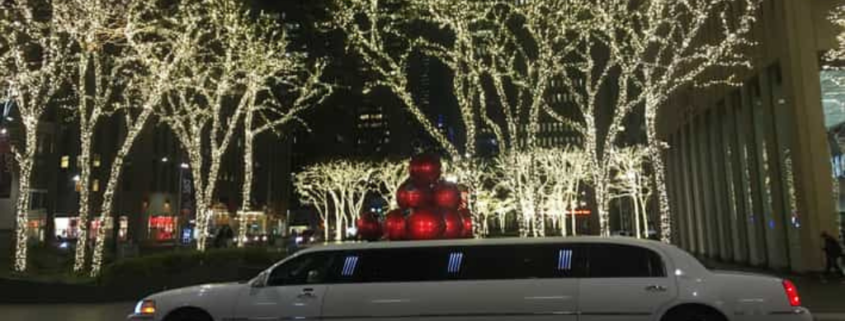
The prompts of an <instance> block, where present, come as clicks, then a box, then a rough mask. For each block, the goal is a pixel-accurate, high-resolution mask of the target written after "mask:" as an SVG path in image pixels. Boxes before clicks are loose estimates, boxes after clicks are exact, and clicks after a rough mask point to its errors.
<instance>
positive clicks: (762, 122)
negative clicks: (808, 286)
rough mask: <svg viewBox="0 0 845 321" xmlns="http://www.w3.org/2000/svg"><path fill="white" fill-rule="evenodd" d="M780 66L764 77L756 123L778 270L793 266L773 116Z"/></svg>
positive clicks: (771, 253) (771, 250) (769, 236)
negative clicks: (774, 89) (791, 264)
mask: <svg viewBox="0 0 845 321" xmlns="http://www.w3.org/2000/svg"><path fill="white" fill-rule="evenodd" d="M777 68H778V67H777V65H774V66H769V67H768V68H766V69H765V70H764V72H763V73H762V74H761V77H760V85H761V88H762V97H761V104H759V105H757V106H755V112H754V116H755V117H754V120H755V121H754V123H755V130H756V135H757V142H758V148H759V149H760V151H759V154H760V156H761V157H762V159H761V162H760V166H759V168H760V174H761V176H762V178H763V180H762V182H761V184H762V186H763V188H764V189H763V195H764V201H765V202H764V205H766V206H767V208H766V219H765V226H766V229H765V231H766V244H767V246H766V248H767V249H768V258H769V262H768V263H769V267H770V268H773V269H777V270H785V269H788V268H789V262H788V257H789V246H788V244H787V239H786V228H787V226H786V225H787V222H788V221H787V220H786V219H785V216H784V212H785V211H786V210H785V209H784V208H785V206H786V204H785V202H784V193H783V188H782V185H783V184H782V181H783V180H782V179H781V176H782V175H781V174H782V172H781V165H780V159H781V156H780V154H781V153H780V152H779V151H780V149H781V148H780V146H779V145H780V143H779V142H778V139H777V138H778V135H777V132H778V129H777V128H776V126H775V117H774V115H773V111H774V104H775V102H776V98H774V97H773V95H774V92H773V84H774V82H775V81H776V80H777V79H776V78H778V77H779V76H778V73H777V72H776V71H775V70H776V69H777Z"/></svg>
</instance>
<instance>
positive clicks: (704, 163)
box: [696, 113, 717, 257]
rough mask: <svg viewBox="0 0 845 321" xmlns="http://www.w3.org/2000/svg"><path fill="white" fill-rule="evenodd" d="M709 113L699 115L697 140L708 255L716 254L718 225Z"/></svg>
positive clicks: (702, 219)
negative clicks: (711, 176) (716, 220)
mask: <svg viewBox="0 0 845 321" xmlns="http://www.w3.org/2000/svg"><path fill="white" fill-rule="evenodd" d="M707 116H708V114H707V113H704V114H701V115H699V116H698V117H697V123H698V130H697V134H696V141H697V142H698V157H697V159H698V172H697V173H698V179H699V181H698V182H699V183H698V186H699V196H700V199H701V210H702V211H701V224H702V228H703V232H704V233H702V235H703V237H704V239H703V241H704V245H705V247H704V249H705V252H706V253H707V256H708V257H715V256H716V242H717V240H716V239H717V234H716V226H714V224H713V217H714V215H715V212H716V211H714V210H713V207H714V206H715V205H716V203H715V202H713V188H712V187H711V182H710V181H711V179H710V175H711V171H710V157H709V156H708V155H709V154H710V149H709V147H710V140H709V139H708V136H709V133H708V128H707V127H708V126H707V125H708V118H707Z"/></svg>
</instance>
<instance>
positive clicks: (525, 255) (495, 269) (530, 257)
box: [458, 244, 584, 280]
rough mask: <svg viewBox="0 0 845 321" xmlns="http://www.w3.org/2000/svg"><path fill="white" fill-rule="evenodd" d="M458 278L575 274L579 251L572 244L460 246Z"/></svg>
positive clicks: (579, 266)
mask: <svg viewBox="0 0 845 321" xmlns="http://www.w3.org/2000/svg"><path fill="white" fill-rule="evenodd" d="M462 251H463V252H464V256H465V257H464V259H463V262H462V266H461V268H460V272H459V274H460V275H459V276H458V278H459V279H464V280H507V279H542V278H568V277H577V276H578V275H579V274H580V273H581V271H582V266H583V262H584V260H583V254H582V253H583V251H582V250H581V249H580V247H579V246H573V245H545V244H544V245H508V246H478V247H467V248H464V249H462Z"/></svg>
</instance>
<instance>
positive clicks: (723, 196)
mask: <svg viewBox="0 0 845 321" xmlns="http://www.w3.org/2000/svg"><path fill="white" fill-rule="evenodd" d="M841 4H843V1H829V0H804V1H774V0H767V1H764V2H763V3H762V4H761V5H760V12H759V15H760V17H759V20H758V22H757V25H756V26H755V29H754V32H753V38H754V40H755V41H756V42H757V43H758V46H757V47H756V49H755V52H752V53H751V56H752V57H754V58H753V59H754V61H753V62H754V68H753V70H751V71H749V72H745V73H744V74H743V75H742V79H743V83H742V85H741V86H739V87H736V88H717V89H713V90H707V91H701V90H698V91H693V90H690V91H689V92H687V93H685V94H683V95H679V96H681V97H678V98H677V99H675V100H674V101H673V102H672V103H671V104H668V105H667V106H664V107H665V108H663V109H662V110H661V114H660V116H659V120H658V121H659V123H660V130H661V135H662V136H663V139H664V140H665V141H667V142H668V143H669V145H670V146H671V148H670V149H669V150H668V151H667V154H666V159H667V160H668V162H667V168H666V170H667V184H668V187H669V193H670V200H671V207H672V209H673V211H672V213H673V217H672V221H673V231H674V233H673V242H675V243H676V244H678V245H679V246H681V247H682V248H684V249H686V250H688V251H690V252H692V253H695V254H697V255H701V256H707V257H711V258H715V259H720V260H724V261H728V262H735V263H740V264H747V265H753V266H759V267H765V268H771V269H777V270H791V271H798V272H805V271H817V270H821V268H822V267H823V265H822V264H824V262H823V255H822V251H821V248H822V247H823V245H822V240H821V238H820V235H821V233H822V232H827V233H830V234H831V235H840V233H841V230H842V226H841V225H840V224H841V221H842V217H841V216H842V211H843V210H845V207H843V206H842V205H841V204H845V202H843V201H842V200H843V195H845V193H843V192H842V190H841V189H840V187H839V186H840V185H841V184H839V183H840V177H838V176H841V171H840V172H837V173H840V174H838V176H837V177H835V176H834V175H833V174H834V173H835V172H834V167H833V166H831V165H832V164H837V162H836V160H838V159H840V158H841V157H842V156H841V155H842V150H843V149H842V148H841V147H840V144H839V141H840V139H839V138H840V137H841V136H840V135H839V130H838V129H839V128H841V125H842V124H843V123H845V117H843V116H845V113H843V109H842V104H841V103H842V102H843V101H845V100H842V99H841V98H842V96H841V93H842V92H843V91H845V89H843V87H841V86H837V85H835V84H834V83H832V82H831V81H829V80H827V79H829V78H830V77H831V76H833V74H832V73H833V71H829V70H826V69H825V67H824V65H825V62H824V60H823V59H822V56H823V54H824V53H825V52H826V51H828V50H829V49H831V48H832V47H834V46H835V35H836V34H837V33H838V32H839V30H836V28H834V26H833V24H832V23H830V22H829V20H828V16H829V15H830V13H831V11H832V9H833V8H834V7H835V6H837V5H841ZM842 141H845V140H842ZM832 160H833V161H832ZM840 164H841V163H840ZM843 182H845V181H843Z"/></svg>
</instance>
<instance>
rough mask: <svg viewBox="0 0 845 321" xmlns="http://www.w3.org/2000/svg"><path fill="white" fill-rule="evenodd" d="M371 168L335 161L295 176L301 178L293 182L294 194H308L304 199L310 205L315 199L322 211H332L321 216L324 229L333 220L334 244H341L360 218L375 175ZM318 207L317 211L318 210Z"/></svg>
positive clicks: (366, 164) (356, 163) (349, 162)
mask: <svg viewBox="0 0 845 321" xmlns="http://www.w3.org/2000/svg"><path fill="white" fill-rule="evenodd" d="M373 168H374V166H372V164H370V163H366V162H359V161H346V160H338V161H330V162H325V163H318V164H315V165H311V166H309V167H306V168H305V170H304V171H303V172H302V173H300V174H297V177H298V178H299V177H302V179H301V180H300V179H297V180H296V182H295V184H296V188H297V193H299V194H300V195H307V196H304V197H305V198H306V200H309V202H310V203H312V204H313V203H314V200H317V201H316V202H317V203H323V204H322V205H323V206H324V207H322V209H325V210H326V211H328V209H329V207H331V208H332V209H333V211H332V212H331V213H330V214H327V213H328V212H323V214H322V215H325V216H324V217H325V219H326V220H325V221H324V223H325V229H327V230H328V229H329V221H330V220H332V219H333V220H334V224H335V226H334V230H335V234H334V240H335V241H342V240H343V235H344V233H345V232H346V230H347V228H349V227H352V226H354V225H353V224H355V221H356V220H357V219H358V218H359V217H360V215H361V212H362V210H363V209H364V201H365V200H366V198H367V194H368V193H369V192H370V191H371V190H372V185H371V184H370V181H371V179H372V177H373V175H376V172H377V170H375V169H373ZM326 195H328V196H326ZM325 199H328V200H327V201H326V200H325ZM327 204H330V205H327ZM315 206H317V205H315ZM317 207H318V208H317V210H318V212H319V211H320V210H321V208H320V207H319V206H317ZM324 233H326V235H328V232H325V231H324Z"/></svg>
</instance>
